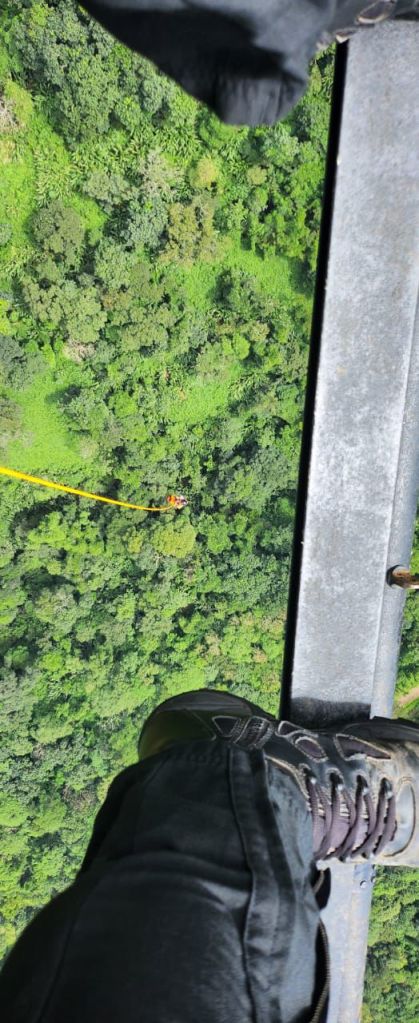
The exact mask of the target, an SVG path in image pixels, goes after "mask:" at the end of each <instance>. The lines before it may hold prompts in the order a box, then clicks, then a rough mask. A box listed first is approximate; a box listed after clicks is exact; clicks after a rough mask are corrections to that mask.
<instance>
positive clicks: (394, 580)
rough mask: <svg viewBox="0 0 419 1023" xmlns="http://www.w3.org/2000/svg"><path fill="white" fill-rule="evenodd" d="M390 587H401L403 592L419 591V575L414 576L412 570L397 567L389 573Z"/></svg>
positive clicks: (400, 566)
mask: <svg viewBox="0 0 419 1023" xmlns="http://www.w3.org/2000/svg"><path fill="white" fill-rule="evenodd" d="M387 582H388V584H389V586H401V587H402V589H403V590H419V575H412V573H411V571H410V568H404V567H403V566H402V565H396V566H395V567H394V568H390V569H389V571H388V572H387Z"/></svg>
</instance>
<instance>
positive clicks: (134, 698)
mask: <svg viewBox="0 0 419 1023" xmlns="http://www.w3.org/2000/svg"><path fill="white" fill-rule="evenodd" d="M0 27H1V36H2V39H3V40H4V45H3V49H2V50H0V189H1V196H2V209H1V221H0V292H1V295H0V331H1V334H0V338H1V349H0V413H1V417H2V431H1V447H0V462H1V463H2V464H3V465H10V466H11V467H12V468H17V469H21V470H23V471H26V472H29V473H34V474H36V475H40V476H42V475H43V476H45V477H47V478H50V479H55V480H57V481H59V482H63V483H67V484H69V485H73V486H76V487H81V488H84V489H88V490H97V491H98V492H100V493H103V494H107V495H109V496H114V497H120V498H123V499H126V500H131V501H134V502H139V503H142V502H143V501H144V503H147V504H148V503H161V502H162V501H164V500H165V496H166V494H167V493H168V492H173V491H179V492H181V493H185V494H186V495H187V496H188V498H189V502H190V503H189V506H188V508H187V509H186V510H185V511H183V512H182V513H181V514H176V513H174V512H170V513H168V514H167V515H164V516H161V517H159V516H147V515H146V514H143V513H137V512H128V511H117V510H115V509H113V508H110V507H107V506H105V505H101V504H93V503H90V502H88V501H79V500H77V499H75V498H72V497H66V496H64V495H58V494H54V493H52V492H48V491H45V490H42V489H41V488H40V489H37V488H34V487H30V486H28V485H27V484H24V483H17V482H14V481H11V480H6V479H2V480H1V504H2V514H1V519H0V562H1V572H2V594H1V600H0V622H1V625H2V632H1V637H0V648H1V655H2V659H3V669H2V676H1V679H2V681H1V686H2V694H1V695H2V699H1V706H0V728H1V732H2V750H3V754H2V760H1V762H0V773H1V786H0V789H1V796H0V823H1V824H2V856H1V868H0V890H1V894H2V907H1V917H0V942H1V950H2V951H3V952H5V951H6V950H7V948H8V947H9V946H10V945H11V944H12V943H13V941H14V940H15V938H16V936H17V934H18V933H19V932H20V931H21V929H22V928H23V927H24V925H25V923H26V922H27V921H28V920H29V919H30V918H31V917H32V915H33V914H34V912H35V911H36V909H37V908H38V907H39V906H41V905H42V904H44V903H45V902H46V901H48V899H49V898H50V897H51V895H52V894H54V893H55V892H56V891H58V890H60V889H62V888H63V887H64V886H65V885H66V884H67V883H68V882H69V881H70V880H71V878H72V877H73V876H74V873H75V870H76V869H77V867H78V865H79V863H80V860H81V858H82V855H83V853H84V850H85V847H86V844H87V839H88V835H89V832H90V829H91V824H92V820H93V817H94V814H95V812H96V810H97V808H98V806H99V803H100V801H101V800H103V797H104V795H105V792H106V789H107V786H108V784H109V782H110V780H111V779H112V778H113V777H114V775H115V774H116V773H117V771H119V770H120V769H121V768H122V767H123V766H125V765H126V764H128V763H130V762H131V761H132V760H133V759H135V755H136V739H137V736H138V731H139V729H140V727H141V724H142V722H143V720H144V718H145V717H146V716H147V714H148V713H149V712H150V710H151V709H152V708H153V707H154V706H155V705H156V704H157V703H158V702H160V701H161V700H162V699H164V698H165V697H167V696H169V695H171V694H173V693H178V692H182V691H184V690H187V689H190V688H196V687H199V686H206V685H210V686H213V687H219V688H222V689H226V688H228V689H230V690H231V691H232V692H234V693H241V694H245V695H249V696H251V698H252V699H253V700H257V701H259V702H260V704H261V705H262V706H264V707H265V708H266V709H268V710H276V708H277V706H278V689H279V677H280V669H281V657H282V650H283V629H284V618H285V611H286V601H287V586H288V571H289V557H290V549H291V540H292V530H293V517H294V502H295V489H296V479H297V469H298V458H299V446H300V436H301V420H302V409H303V402H304V391H305V373H306V365H307V354H308V340H309V331H310V317H311V305H312V291H313V282H314V269H315V260H316V246H317V238H318V228H319V220H320V202H321V193H322V184H323V174H324V158H325V147H326V140H327V128H328V118H329V101H330V85H331V78H332V58H331V56H330V55H328V54H326V55H324V56H322V57H321V58H319V60H318V61H317V62H316V63H315V64H314V66H313V68H312V75H311V84H310V89H309V91H308V93H307V95H306V97H305V98H304V99H303V101H302V102H301V103H300V104H299V106H298V108H297V109H296V110H295V111H294V112H293V114H292V115H291V116H290V117H289V119H288V120H287V122H286V123H283V124H278V125H277V126H276V127H274V128H269V129H265V128H257V129H246V128H242V129H234V128H228V127H226V126H224V125H222V124H220V123H219V122H218V121H217V120H216V118H214V117H212V116H211V115H210V114H209V113H208V111H207V110H206V109H205V108H203V107H201V106H200V105H199V104H197V103H195V102H194V101H193V100H191V99H190V98H189V97H187V96H185V95H184V94H182V92H181V91H180V90H179V89H177V88H176V87H175V86H174V85H173V84H172V83H171V82H169V81H168V80H166V79H165V78H164V77H163V76H161V75H159V74H157V73H156V72H155V71H154V69H153V68H152V67H151V66H150V65H149V64H147V62H146V61H144V60H142V59H141V58H139V57H137V56H135V55H133V54H131V53H130V52H128V51H127V50H125V49H124V48H123V47H122V46H120V45H118V44H116V43H115V42H114V41H113V40H112V39H111V38H110V37H109V36H108V35H106V33H104V32H103V31H102V30H101V29H100V28H99V27H98V26H96V25H95V24H94V23H93V22H92V21H91V20H90V19H89V18H88V17H87V15H85V14H84V13H83V11H82V10H81V9H80V8H79V6H78V5H77V4H75V3H72V2H68V3H67V4H65V5H62V4H60V3H58V2H57V3H56V2H53V0H48V2H47V0H27V2H25V4H23V5H17V4H16V3H15V2H14V0H6V3H5V4H3V8H2V14H1V15H0ZM418 621H419V617H418V612H417V604H416V605H415V604H413V603H409V605H408V611H407V614H406V626H405V638H404V647H403V656H402V667H401V675H400V690H401V691H405V692H407V691H408V690H411V689H413V688H414V681H415V678H416V681H418V679H417V668H416V666H415V648H416V645H417V636H418V628H419V624H418ZM403 712H404V713H410V708H409V705H407V706H406V707H405V708H404V709H403ZM394 892H397V897H395V895H394ZM377 894H378V898H377V907H376V912H375V915H374V918H373V930H372V939H371V940H372V959H371V969H370V973H369V981H368V987H367V1001H368V1006H367V1009H366V1012H370V1016H369V1017H368V1019H373V1020H374V1023H378V1021H379V1020H380V1023H381V1020H382V1019H383V1018H385V1019H386V1020H392V1019H395V1018H396V1013H397V1014H399V1015H400V1013H402V1015H403V1018H404V1020H405V1023H408V1021H409V1020H410V1021H413V1020H417V1018H418V1014H419V1013H418V1002H417V994H416V995H415V994H414V991H413V980H412V977H413V971H414V965H415V964H414V954H413V952H412V942H411V937H410V934H411V930H412V927H413V920H414V917H415V914H416V913H417V905H418V904H419V884H418V881H417V879H416V877H415V876H414V875H409V876H408V875H407V874H403V876H399V875H397V877H396V875H391V876H387V875H386V876H384V877H383V880H382V881H381V880H380V882H379V884H378V886H377ZM390 906H391V910H390ZM395 907H398V908H395ZM390 912H391V914H392V921H394V920H397V927H396V926H392V928H391V933H389V930H390V929H389V928H388V927H387V926H386V920H387V919H388V918H389V917H388V914H389V913H390ZM415 998H416V1001H415ZM389 1007H390V1008H389ZM366 1018H367V1017H366Z"/></svg>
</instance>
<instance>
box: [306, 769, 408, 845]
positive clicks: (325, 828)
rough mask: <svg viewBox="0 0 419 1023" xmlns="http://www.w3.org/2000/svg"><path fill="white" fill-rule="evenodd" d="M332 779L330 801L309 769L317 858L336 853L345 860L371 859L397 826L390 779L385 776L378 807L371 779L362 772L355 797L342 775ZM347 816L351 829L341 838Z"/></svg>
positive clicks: (314, 843)
mask: <svg viewBox="0 0 419 1023" xmlns="http://www.w3.org/2000/svg"><path fill="white" fill-rule="evenodd" d="M330 780H331V800H330V801H329V799H328V798H327V795H326V793H325V791H324V789H323V787H322V786H321V785H320V783H319V782H318V780H317V778H316V777H315V775H314V774H313V773H312V772H311V771H309V772H307V790H308V798H309V801H310V808H311V812H312V820H313V845H314V852H315V855H316V858H317V859H319V860H320V859H322V860H327V859H329V858H330V857H331V856H336V857H338V858H339V859H340V860H343V861H345V860H350V859H352V858H353V855H355V854H356V856H360V855H362V856H364V857H365V859H372V858H373V856H376V855H378V853H380V852H381V850H382V849H384V846H385V845H387V843H388V842H390V841H391V839H392V838H393V837H394V834H395V831H396V827H397V821H396V799H395V795H394V792H393V787H392V785H391V782H390V781H389V780H388V778H382V780H381V784H380V789H379V793H378V798H377V806H376V807H375V806H374V802H373V799H372V796H371V792H370V788H369V785H368V782H367V781H366V779H365V778H363V777H362V776H361V775H359V776H358V779H357V787H356V792H355V799H353V798H352V796H351V794H350V793H349V791H348V789H347V788H346V787H345V785H344V782H343V779H342V778H341V777H340V775H338V774H332V775H331V778H330ZM342 802H343V813H342ZM345 810H346V812H345ZM345 818H346V821H347V828H348V830H347V834H346V836H345V838H344V839H343V840H342V839H341V835H342V820H344V819H345ZM365 829H366V832H367V833H366V836H365ZM338 836H339V837H340V839H341V840H340V841H339V838H338ZM362 839H363V840H362Z"/></svg>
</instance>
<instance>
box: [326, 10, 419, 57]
mask: <svg viewBox="0 0 419 1023" xmlns="http://www.w3.org/2000/svg"><path fill="white" fill-rule="evenodd" d="M393 19H403V20H404V21H416V20H417V19H419V0H375V2H374V3H368V0H364V3H362V0H341V2H339V0H338V3H337V5H336V15H335V18H334V21H333V24H332V25H330V27H329V29H328V31H327V32H325V33H324V34H323V35H322V37H321V39H320V40H319V42H318V46H317V49H318V50H324V49H325V48H326V47H327V46H330V44H331V43H333V42H334V41H336V42H338V43H346V42H347V40H348V39H350V38H351V36H353V35H355V32H359V30H360V29H362V28H374V27H375V26H377V25H381V24H382V22H383V21H389V20H393Z"/></svg>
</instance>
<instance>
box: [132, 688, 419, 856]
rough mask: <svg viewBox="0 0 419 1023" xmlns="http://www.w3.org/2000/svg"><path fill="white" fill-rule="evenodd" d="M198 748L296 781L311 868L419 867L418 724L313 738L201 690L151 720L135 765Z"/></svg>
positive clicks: (387, 724)
mask: <svg viewBox="0 0 419 1023" xmlns="http://www.w3.org/2000/svg"><path fill="white" fill-rule="evenodd" d="M197 739H203V740H206V741H207V742H208V741H209V740H213V741H215V740H216V739H223V740H224V741H225V742H227V743H228V744H235V745H237V746H239V747H240V748H241V749H247V750H252V749H263V751H264V754H265V757H267V759H268V760H270V761H271V762H272V763H273V764H275V765H276V766H277V767H278V770H281V771H285V772H286V773H287V774H288V775H291V777H292V778H294V781H295V783H296V786H297V787H298V789H299V791H300V794H301V796H303V797H304V799H305V801H306V805H307V809H308V810H309V812H310V813H311V816H312V823H313V854H314V860H315V862H318V861H323V860H328V859H330V858H332V857H337V858H338V859H339V860H342V861H346V860H351V861H354V862H364V861H365V859H371V860H374V861H375V862H376V863H380V864H386V865H388V866H406V867H419V820H418V821H417V817H418V813H419V725H415V724H413V723H412V722H410V721H405V720H403V719H400V718H397V719H395V720H392V719H389V718H381V717H375V718H372V719H371V720H367V721H360V722H354V723H353V724H349V725H344V726H342V727H341V728H338V727H337V726H333V727H330V728H327V729H325V730H324V731H318V732H314V731H308V730H306V729H303V728H299V727H298V725H295V724H292V723H291V722H289V721H281V722H279V721H278V720H277V719H276V718H275V717H273V715H271V714H267V713H266V712H265V711H264V710H262V708H261V707H258V706H257V705H256V704H253V703H251V702H250V701H248V700H244V699H241V698H239V697H236V696H232V695H230V694H229V693H224V692H218V691H217V690H213V689H199V690H192V691H191V692H188V693H184V694H183V695H181V696H176V697H173V698H172V699H170V700H166V701H165V702H164V703H162V704H160V705H159V706H158V707H157V708H156V710H154V711H153V713H152V714H151V715H150V717H149V718H148V719H147V721H146V722H145V724H144V727H143V729H142V732H141V736H140V740H139V747H138V752H139V758H140V760H142V759H144V758H145V757H149V756H153V755H155V754H157V753H161V752H162V751H163V750H165V749H168V748H169V747H171V746H173V745H176V744H177V743H179V742H190V741H194V740H197Z"/></svg>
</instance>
